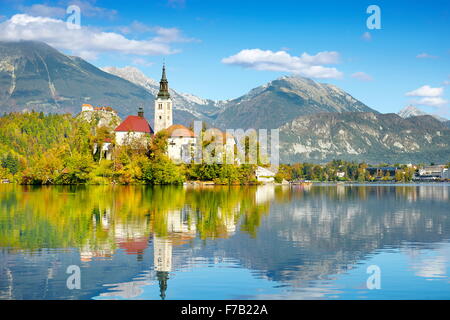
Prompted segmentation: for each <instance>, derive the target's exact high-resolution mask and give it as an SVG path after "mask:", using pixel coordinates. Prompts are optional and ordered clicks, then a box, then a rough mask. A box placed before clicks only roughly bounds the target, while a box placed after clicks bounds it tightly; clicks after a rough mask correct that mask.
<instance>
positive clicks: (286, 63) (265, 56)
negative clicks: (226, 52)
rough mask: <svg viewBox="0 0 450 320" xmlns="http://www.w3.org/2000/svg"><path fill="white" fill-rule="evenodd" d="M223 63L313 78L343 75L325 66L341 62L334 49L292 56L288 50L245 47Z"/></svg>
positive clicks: (223, 60) (339, 76)
mask: <svg viewBox="0 0 450 320" xmlns="http://www.w3.org/2000/svg"><path fill="white" fill-rule="evenodd" d="M222 63H225V64H232V65H239V66H242V67H244V68H250V69H255V70H265V71H282V72H291V73H294V74H299V75H302V76H306V77H311V78H341V77H342V72H340V71H338V70H337V69H336V68H330V67H324V66H323V65H324V64H336V63H339V53H337V52H334V51H324V52H319V53H318V54H316V55H313V56H311V55H309V54H307V53H303V54H302V55H301V56H292V55H290V54H289V53H287V52H286V51H277V52H273V51H271V50H261V49H245V50H241V51H240V52H238V53H237V54H235V55H233V56H230V57H228V58H224V59H222Z"/></svg>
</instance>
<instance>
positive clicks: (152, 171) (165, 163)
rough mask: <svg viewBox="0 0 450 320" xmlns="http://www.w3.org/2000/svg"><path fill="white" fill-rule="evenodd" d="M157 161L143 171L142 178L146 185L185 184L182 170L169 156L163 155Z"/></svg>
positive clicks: (147, 164) (149, 164) (148, 164)
mask: <svg viewBox="0 0 450 320" xmlns="http://www.w3.org/2000/svg"><path fill="white" fill-rule="evenodd" d="M155 160H156V161H150V162H148V163H146V164H145V166H144V168H143V170H142V177H143V179H144V181H145V182H146V183H149V184H181V183H183V182H184V176H183V175H182V174H181V170H180V168H179V167H178V166H177V165H176V164H174V163H173V162H172V161H170V159H169V158H168V157H167V156H165V155H161V156H160V157H158V158H157V159H155Z"/></svg>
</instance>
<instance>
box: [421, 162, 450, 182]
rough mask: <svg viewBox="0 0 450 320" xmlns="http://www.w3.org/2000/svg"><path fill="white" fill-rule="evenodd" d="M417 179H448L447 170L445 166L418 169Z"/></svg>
mask: <svg viewBox="0 0 450 320" xmlns="http://www.w3.org/2000/svg"><path fill="white" fill-rule="evenodd" d="M417 178H418V179H421V180H440V179H444V180H445V179H450V177H449V170H448V168H446V167H445V165H435V166H426V167H423V168H421V169H419V172H418V177H417Z"/></svg>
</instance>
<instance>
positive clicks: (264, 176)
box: [255, 167, 275, 183]
mask: <svg viewBox="0 0 450 320" xmlns="http://www.w3.org/2000/svg"><path fill="white" fill-rule="evenodd" d="M255 175H256V180H258V182H262V183H274V182H275V173H274V172H272V171H270V170H269V169H266V168H263V167H257V168H256V171H255Z"/></svg>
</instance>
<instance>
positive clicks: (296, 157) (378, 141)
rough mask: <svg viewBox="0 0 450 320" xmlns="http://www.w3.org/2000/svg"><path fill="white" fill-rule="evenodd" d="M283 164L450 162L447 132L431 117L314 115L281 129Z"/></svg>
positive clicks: (350, 114)
mask: <svg viewBox="0 0 450 320" xmlns="http://www.w3.org/2000/svg"><path fill="white" fill-rule="evenodd" d="M280 144H281V145H280V158H281V161H282V162H288V163H289V162H291V163H292V162H299V161H300V162H320V163H323V162H327V161H330V160H333V159H342V160H348V161H365V162H369V163H429V162H435V163H441V162H448V161H449V159H450V130H449V128H448V127H447V126H446V125H445V124H444V123H442V122H441V121H438V120H436V119H435V118H434V117H432V116H429V115H425V116H416V117H410V118H406V119H404V118H402V117H400V116H399V115H397V114H395V113H388V114H379V113H378V114H376V113H372V112H353V113H317V114H314V115H310V116H303V117H298V118H297V119H294V120H293V121H291V122H289V123H287V124H285V125H283V126H281V127H280Z"/></svg>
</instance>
